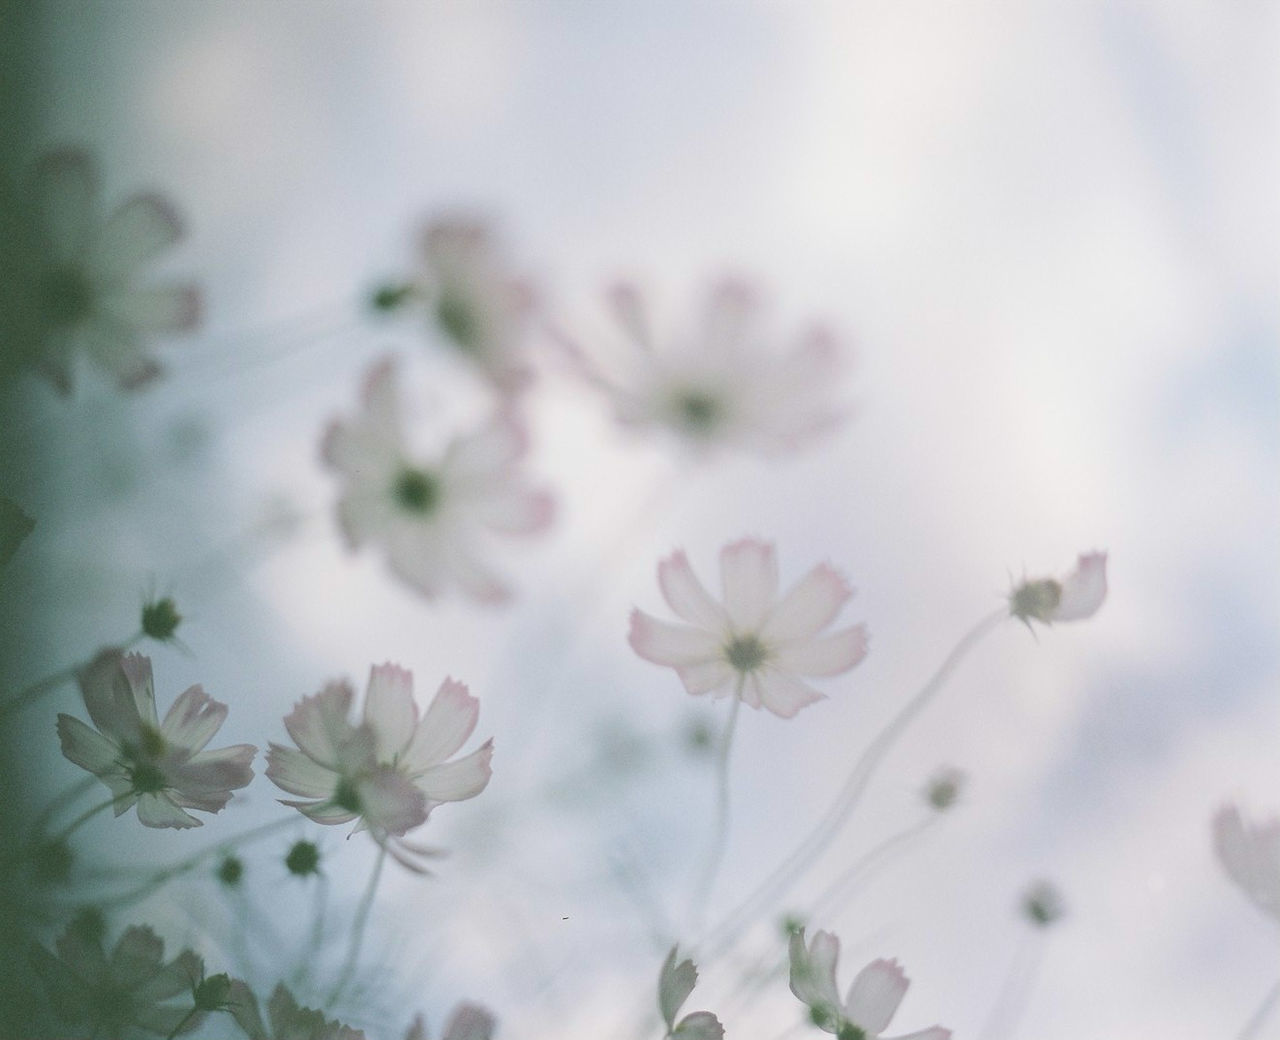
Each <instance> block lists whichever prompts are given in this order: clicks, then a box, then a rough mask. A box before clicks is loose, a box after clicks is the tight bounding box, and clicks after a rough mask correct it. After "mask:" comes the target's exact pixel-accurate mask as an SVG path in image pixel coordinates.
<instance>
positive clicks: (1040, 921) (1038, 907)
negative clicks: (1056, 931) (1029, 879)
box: [1022, 881, 1066, 928]
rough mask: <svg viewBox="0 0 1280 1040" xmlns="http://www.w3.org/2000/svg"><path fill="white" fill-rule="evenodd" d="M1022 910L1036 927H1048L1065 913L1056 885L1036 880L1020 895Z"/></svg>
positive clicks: (1060, 894)
mask: <svg viewBox="0 0 1280 1040" xmlns="http://www.w3.org/2000/svg"><path fill="white" fill-rule="evenodd" d="M1022 912H1023V914H1024V915H1025V916H1026V918H1027V920H1028V921H1030V922H1031V923H1032V924H1033V925H1035V926H1036V927H1037V928H1048V927H1049V925H1051V924H1054V923H1056V922H1057V921H1058V920H1059V919H1060V918H1061V917H1062V915H1063V914H1064V913H1066V907H1065V906H1064V904H1063V902H1062V893H1060V892H1059V891H1058V890H1057V888H1056V887H1054V886H1053V885H1051V884H1050V883H1049V882H1048V881H1037V882H1036V883H1035V884H1034V885H1032V886H1031V887H1030V888H1029V889H1027V891H1026V892H1025V893H1024V894H1023V896H1022Z"/></svg>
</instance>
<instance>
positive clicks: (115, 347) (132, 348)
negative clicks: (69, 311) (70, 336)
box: [79, 314, 161, 390]
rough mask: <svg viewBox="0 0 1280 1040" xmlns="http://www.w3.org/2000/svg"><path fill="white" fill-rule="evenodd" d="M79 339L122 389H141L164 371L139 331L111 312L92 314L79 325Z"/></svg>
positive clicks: (94, 359)
mask: <svg viewBox="0 0 1280 1040" xmlns="http://www.w3.org/2000/svg"><path fill="white" fill-rule="evenodd" d="M79 342H80V343H81V345H82V346H83V348H84V351H85V353H86V354H87V355H88V356H89V358H90V359H91V360H92V361H93V362H94V363H95V364H96V365H97V366H98V367H99V368H101V369H102V370H103V371H104V372H106V373H107V374H108V375H110V376H111V377H112V378H113V379H115V381H116V384H117V385H118V386H119V387H120V388H121V389H122V390H138V389H140V388H141V387H143V386H145V385H146V384H147V383H149V382H151V381H152V380H153V379H155V378H156V377H157V376H159V375H160V374H161V368H160V365H159V364H158V363H157V362H156V360H155V359H154V358H152V357H151V355H150V354H148V353H147V351H146V348H145V347H144V346H143V344H142V338H141V336H140V335H139V333H138V331H137V330H136V329H133V328H130V327H129V326H128V325H125V324H123V323H121V322H118V321H115V320H114V319H112V318H111V317H110V316H108V315H105V314H95V315H93V316H92V317H90V318H89V319H88V320H87V321H86V322H85V324H84V325H82V326H81V327H80V329H79Z"/></svg>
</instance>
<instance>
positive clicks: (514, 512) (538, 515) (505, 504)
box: [471, 480, 556, 534]
mask: <svg viewBox="0 0 1280 1040" xmlns="http://www.w3.org/2000/svg"><path fill="white" fill-rule="evenodd" d="M471 510H472V512H473V513H474V515H475V522H476V523H478V524H482V525H483V526H485V527H487V528H489V529H490V530H492V531H497V532H498V533H499V534H537V533H539V532H540V531H545V530H546V529H547V528H548V527H550V526H551V521H552V520H553V519H554V518H555V512H556V510H555V500H554V499H553V498H552V497H551V495H549V494H548V493H547V492H545V491H537V490H533V489H531V488H527V487H524V486H523V485H521V484H518V483H516V482H514V480H508V481H505V482H504V483H503V485H502V487H501V488H499V489H498V490H497V491H496V492H493V493H490V494H487V495H485V497H484V498H483V499H481V500H479V501H477V502H474V503H472V505H471Z"/></svg>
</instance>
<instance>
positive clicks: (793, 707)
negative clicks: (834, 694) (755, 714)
mask: <svg viewBox="0 0 1280 1040" xmlns="http://www.w3.org/2000/svg"><path fill="white" fill-rule="evenodd" d="M748 691H750V693H751V696H750V698H748V697H747V696H746V694H747V693H748ZM743 693H744V696H743V700H744V701H746V702H747V703H748V704H751V705H752V706H753V707H756V706H763V707H766V708H768V709H769V710H770V711H771V712H773V713H774V714H775V715H777V716H778V717H779V718H781V719H789V718H791V717H792V716H793V715H795V713H796V712H798V711H799V710H800V709H801V708H803V707H806V706H807V705H810V704H814V703H816V702H818V701H823V700H826V699H827V695H826V694H825V693H819V692H818V691H817V690H815V689H813V687H811V686H808V685H806V684H805V683H803V682H801V681H800V680H799V679H797V678H796V677H795V676H794V675H792V674H791V673H790V672H782V671H776V670H773V669H769V670H766V671H764V672H752V673H751V674H750V675H749V676H747V682H746V686H745V687H744V690H743ZM753 702H754V703H753Z"/></svg>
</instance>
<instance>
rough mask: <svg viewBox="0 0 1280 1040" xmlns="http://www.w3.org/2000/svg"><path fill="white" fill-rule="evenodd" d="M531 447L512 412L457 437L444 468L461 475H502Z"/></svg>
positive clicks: (445, 460)
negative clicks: (500, 473)
mask: <svg viewBox="0 0 1280 1040" xmlns="http://www.w3.org/2000/svg"><path fill="white" fill-rule="evenodd" d="M528 443H529V441H528V435H527V434H526V432H525V429H524V424H523V423H522V422H521V421H520V420H519V419H518V418H517V417H516V415H515V413H514V412H511V411H509V410H508V411H505V412H502V413H500V414H498V415H497V416H495V417H494V419H493V420H492V421H491V422H489V423H488V424H486V425H485V426H482V427H481V428H480V429H479V430H477V431H476V432H475V433H470V434H466V435H463V436H460V437H455V438H454V439H453V441H451V442H450V444H449V447H448V448H447V449H446V451H445V454H444V462H443V463H442V467H441V468H442V469H444V470H445V471H446V472H447V473H450V474H459V475H468V474H477V473H479V474H493V473H499V472H501V471H503V470H504V469H506V468H508V467H509V466H511V465H512V464H513V463H515V462H516V461H518V460H519V459H520V457H521V456H522V455H524V453H525V450H526V449H527V447H528Z"/></svg>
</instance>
